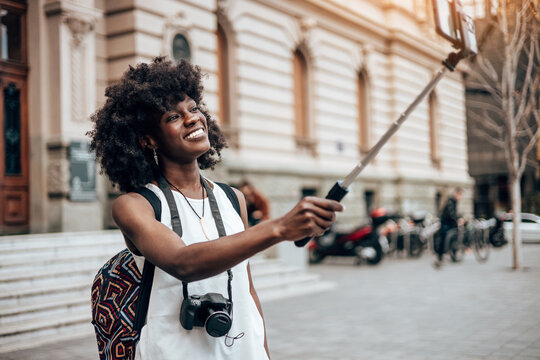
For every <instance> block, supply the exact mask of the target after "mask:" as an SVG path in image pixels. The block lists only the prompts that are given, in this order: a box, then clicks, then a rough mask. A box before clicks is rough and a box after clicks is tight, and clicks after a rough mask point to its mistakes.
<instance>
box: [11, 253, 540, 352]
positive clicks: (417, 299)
mask: <svg viewBox="0 0 540 360" xmlns="http://www.w3.org/2000/svg"><path fill="white" fill-rule="evenodd" d="M523 256H524V259H523V264H522V265H523V267H524V269H523V270H521V271H517V272H516V271H512V270H511V269H510V265H511V253H510V247H509V246H506V247H505V248H504V249H492V252H491V256H490V259H489V260H488V262H487V263H485V264H479V263H477V262H476V260H475V259H474V256H473V255H472V254H468V255H467V256H466V258H465V260H464V261H463V262H462V263H460V264H451V263H446V264H445V266H443V267H442V268H441V269H440V270H435V269H434V268H433V267H432V266H431V264H432V262H433V259H434V258H433V257H432V256H429V255H427V254H426V255H424V256H423V257H422V258H420V259H396V258H389V259H384V260H383V262H382V263H381V264H380V265H378V266H375V267H370V266H367V265H363V266H355V265H354V264H353V261H352V260H351V259H328V260H325V261H324V262H323V263H322V264H321V265H318V266H312V267H311V268H310V271H312V272H316V273H319V274H321V275H322V278H323V279H324V280H330V281H335V282H337V283H338V286H337V288H336V289H334V290H333V291H331V292H324V293H319V294H315V295H308V296H301V297H295V298H289V299H283V300H277V301H271V302H267V303H263V310H264V314H265V320H266V325H267V331H268V343H269V347H270V353H271V355H272V359H273V360H285V359H310V360H318V359H320V360H323V359H324V360H326V359H340V360H341V359H343V360H345V359H375V360H378V359H407V360H422V359H430V360H431V359H434V360H438V359H440V360H442V359H448V360H454V359H455V360H458V359H459V360H473V359H490V360H498V359H516V360H533V359H536V360H539V359H540V245H526V246H524V248H523ZM97 358H98V357H97V352H96V348H95V341H94V339H93V338H87V339H81V340H75V341H70V342H64V343H59V344H54V345H48V346H42V347H39V348H36V349H32V350H24V351H19V352H14V353H8V354H0V359H4V360H37V359H55V360H63V359H78V360H86V359H88V360H90V359H97ZM240 360H244V359H240ZM246 360H248V359H246Z"/></svg>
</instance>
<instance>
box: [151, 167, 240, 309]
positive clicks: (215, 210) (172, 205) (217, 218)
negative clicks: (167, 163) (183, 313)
mask: <svg viewBox="0 0 540 360" xmlns="http://www.w3.org/2000/svg"><path fill="white" fill-rule="evenodd" d="M201 184H202V186H204V188H205V190H206V194H207V195H208V201H209V202H210V210H211V211H212V216H213V217H214V222H215V223H216V228H217V231H218V234H219V237H222V236H227V233H226V231H225V226H224V225H223V220H222V218H221V213H220V211H219V206H218V203H217V200H216V197H215V196H214V192H213V191H212V189H211V188H210V186H208V184H207V182H206V180H205V179H204V178H203V176H202V175H201ZM158 185H159V188H160V189H161V191H162V192H163V194H164V195H165V199H166V200H167V204H168V205H169V210H170V212H171V224H172V227H173V231H174V232H175V233H177V234H178V236H180V237H182V223H181V222H180V214H179V213H178V208H177V206H176V201H175V200H174V196H173V194H172V190H171V188H170V186H169V183H168V182H167V180H166V179H165V177H164V176H160V177H159V178H158ZM203 201H204V199H203ZM227 275H228V280H227V291H228V293H229V301H231V302H232V279H233V274H232V271H231V269H229V270H227ZM187 286H188V283H187V282H185V281H182V287H183V289H182V290H183V294H184V298H188V297H189V294H188V289H187Z"/></svg>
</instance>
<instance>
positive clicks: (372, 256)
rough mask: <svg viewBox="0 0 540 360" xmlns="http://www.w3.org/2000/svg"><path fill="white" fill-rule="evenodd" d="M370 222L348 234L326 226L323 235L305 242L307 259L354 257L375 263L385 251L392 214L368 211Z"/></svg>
mask: <svg viewBox="0 0 540 360" xmlns="http://www.w3.org/2000/svg"><path fill="white" fill-rule="evenodd" d="M370 218H371V224H367V225H364V226H361V227H359V228H358V229H356V230H354V231H353V232H350V233H338V232H335V231H334V229H333V228H330V229H329V230H328V231H327V232H326V233H325V234H324V235H323V236H321V237H319V238H316V239H313V240H312V241H311V242H310V244H309V245H308V250H309V262H310V263H311V264H315V263H319V262H321V261H322V260H323V259H324V258H325V257H327V256H354V257H356V258H357V261H356V262H357V264H360V263H362V262H364V261H365V262H367V263H368V264H370V265H376V264H378V263H379V262H380V261H381V260H382V258H383V256H384V253H385V252H386V251H388V248H389V247H388V238H387V237H386V234H387V233H388V232H389V227H390V226H392V227H393V226H395V223H393V222H391V221H389V220H390V219H391V218H392V216H391V215H390V214H389V213H388V211H387V210H386V209H384V208H378V209H375V210H373V211H372V212H371V213H370Z"/></svg>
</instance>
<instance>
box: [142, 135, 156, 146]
mask: <svg viewBox="0 0 540 360" xmlns="http://www.w3.org/2000/svg"><path fill="white" fill-rule="evenodd" d="M139 145H141V148H143V149H146V148H148V149H155V148H157V144H156V142H155V140H154V139H152V137H151V136H149V135H141V136H139Z"/></svg>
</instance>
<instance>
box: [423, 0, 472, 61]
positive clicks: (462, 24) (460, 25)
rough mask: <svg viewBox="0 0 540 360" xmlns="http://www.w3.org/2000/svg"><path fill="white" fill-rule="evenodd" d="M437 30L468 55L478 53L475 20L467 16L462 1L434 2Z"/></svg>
mask: <svg viewBox="0 0 540 360" xmlns="http://www.w3.org/2000/svg"><path fill="white" fill-rule="evenodd" d="M433 11H434V15H435V30H436V31H437V33H438V34H439V35H441V36H442V37H444V38H445V39H447V40H448V41H450V42H451V43H452V45H453V46H454V47H455V48H456V49H460V50H462V51H464V52H465V53H466V54H468V55H472V54H476V53H477V52H478V45H477V42H476V32H475V26H474V21H473V19H472V18H471V17H470V16H469V15H467V14H466V13H465V11H464V9H463V6H462V5H461V1H460V0H433Z"/></svg>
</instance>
